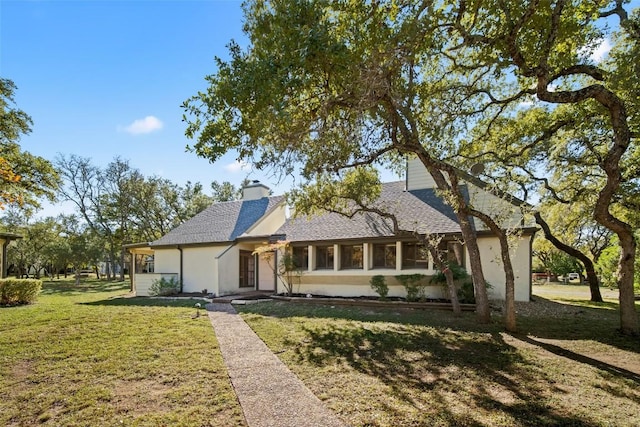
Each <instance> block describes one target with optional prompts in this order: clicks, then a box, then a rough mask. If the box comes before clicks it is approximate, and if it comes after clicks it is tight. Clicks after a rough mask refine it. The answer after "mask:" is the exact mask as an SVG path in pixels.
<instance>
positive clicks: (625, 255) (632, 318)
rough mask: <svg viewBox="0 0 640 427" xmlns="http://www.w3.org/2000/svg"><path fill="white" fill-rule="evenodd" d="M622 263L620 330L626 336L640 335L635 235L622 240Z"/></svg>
mask: <svg viewBox="0 0 640 427" xmlns="http://www.w3.org/2000/svg"><path fill="white" fill-rule="evenodd" d="M620 249H621V251H620V252H621V253H620V263H619V266H618V280H619V282H618V290H619V292H620V294H619V301H620V330H621V331H622V333H624V334H626V335H640V332H639V329H638V315H637V313H636V306H635V298H634V292H633V281H634V280H633V279H634V277H633V273H634V260H635V255H636V242H635V239H634V238H633V234H631V235H630V236H628V237H627V238H625V239H622V238H621V239H620Z"/></svg>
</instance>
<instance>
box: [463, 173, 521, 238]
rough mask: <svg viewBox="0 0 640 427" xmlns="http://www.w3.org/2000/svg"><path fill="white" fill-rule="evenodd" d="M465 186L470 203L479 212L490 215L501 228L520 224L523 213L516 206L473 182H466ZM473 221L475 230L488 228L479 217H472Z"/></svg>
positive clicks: (514, 226)
mask: <svg viewBox="0 0 640 427" xmlns="http://www.w3.org/2000/svg"><path fill="white" fill-rule="evenodd" d="M467 188H468V190H469V199H470V202H471V205H472V206H473V207H474V208H475V209H477V210H479V211H480V212H483V213H485V214H488V215H490V216H491V217H492V218H493V219H494V221H496V223H497V224H499V225H500V226H501V227H502V228H517V227H521V226H522V217H523V213H522V211H521V209H520V208H519V207H518V206H515V205H514V204H512V203H510V202H508V201H506V200H504V199H501V198H500V197H498V196H496V195H494V194H491V193H490V192H488V191H485V190H483V189H481V188H479V187H477V186H475V185H473V184H468V185H467ZM474 221H475V226H476V229H477V230H488V229H489V228H488V227H487V226H486V225H485V224H484V223H483V222H482V221H480V220H479V219H477V218H474Z"/></svg>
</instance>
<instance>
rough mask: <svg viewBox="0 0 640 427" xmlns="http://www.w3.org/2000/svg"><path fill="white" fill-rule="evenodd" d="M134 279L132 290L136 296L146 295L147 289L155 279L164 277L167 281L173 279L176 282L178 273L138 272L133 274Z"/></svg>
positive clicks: (147, 294)
mask: <svg viewBox="0 0 640 427" xmlns="http://www.w3.org/2000/svg"><path fill="white" fill-rule="evenodd" d="M134 277H135V280H134V284H133V286H134V290H135V294H136V296H138V297H147V296H150V294H149V289H150V288H151V285H152V284H153V282H155V281H156V280H161V279H165V280H167V281H169V280H171V279H174V280H175V281H176V282H177V281H178V274H177V273H175V274H171V273H164V274H163V273H138V274H135V276H134Z"/></svg>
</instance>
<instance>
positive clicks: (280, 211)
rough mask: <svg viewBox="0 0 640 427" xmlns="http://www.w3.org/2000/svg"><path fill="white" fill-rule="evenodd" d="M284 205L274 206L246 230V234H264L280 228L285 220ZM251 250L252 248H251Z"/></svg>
mask: <svg viewBox="0 0 640 427" xmlns="http://www.w3.org/2000/svg"><path fill="white" fill-rule="evenodd" d="M286 219H287V218H286V206H285V205H284V203H283V204H281V205H278V206H276V207H275V208H274V209H273V211H271V213H270V214H269V215H267V216H265V217H264V218H262V220H260V221H258V222H257V223H256V224H255V225H254V226H253V227H252V228H250V229H249V230H247V232H246V233H245V235H247V236H265V235H269V234H271V233H273V232H274V231H275V230H277V229H278V228H280V227H281V226H282V225H283V224H284V222H285V221H286ZM252 250H253V249H252Z"/></svg>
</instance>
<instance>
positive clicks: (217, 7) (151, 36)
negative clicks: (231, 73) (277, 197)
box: [0, 0, 290, 214]
mask: <svg viewBox="0 0 640 427" xmlns="http://www.w3.org/2000/svg"><path fill="white" fill-rule="evenodd" d="M242 23H243V17H242V8H241V2H240V1H234V0H226V1H225V0H200V1H188V0H187V1H168V0H165V1H159V0H156V1H146V0H130V1H89V0H86V1H77V0H76V1H55V0H54V1H31V0H27V1H25V0H2V1H1V2H0V75H1V76H2V77H4V78H9V79H11V80H13V81H14V82H15V84H16V85H17V86H18V90H17V93H16V103H17V106H18V107H19V108H20V109H22V110H24V111H25V112H26V113H27V114H29V115H30V116H31V117H32V119H33V122H34V125H33V132H32V133H31V134H30V135H27V136H24V137H23V138H22V140H21V146H22V148H23V149H25V150H27V151H29V152H31V153H33V154H36V155H39V156H42V157H44V158H47V159H54V158H55V157H56V156H57V155H58V153H62V154H66V155H68V154H71V153H73V154H77V155H80V156H84V157H90V158H91V159H92V160H93V163H94V164H96V165H100V166H105V165H106V164H108V163H109V162H110V161H111V160H113V158H114V157H115V156H121V157H122V158H124V159H128V160H129V161H130V163H131V165H132V166H133V167H135V168H138V169H140V170H141V171H142V173H143V174H145V175H147V176H151V175H160V176H163V177H165V178H168V179H171V180H172V181H173V182H175V183H178V184H181V185H183V184H184V183H186V182H187V181H189V180H190V181H192V182H197V181H199V182H201V183H203V184H204V185H205V188H207V189H208V188H209V183H210V182H212V181H213V180H217V181H230V182H232V183H233V184H236V185H237V184H239V183H240V182H241V181H242V179H243V178H245V177H246V176H247V174H249V178H250V179H260V180H261V181H262V182H265V183H266V184H267V185H269V186H271V188H273V189H274V190H275V191H276V192H282V191H285V190H286V189H287V188H288V186H289V185H290V183H288V182H285V183H281V184H280V185H277V184H278V183H277V180H276V179H275V178H273V177H269V176H265V175H263V174H259V173H251V171H250V170H249V169H248V168H246V167H245V169H243V170H241V169H240V168H239V165H238V164H237V163H236V162H235V157H234V156H233V155H227V156H226V157H225V158H223V159H222V160H220V161H218V162H216V163H215V164H211V163H209V162H208V161H207V160H204V159H201V158H198V157H197V156H196V155H195V154H194V153H190V152H185V146H186V145H187V144H188V143H189V142H193V141H190V140H188V139H187V138H186V137H185V136H184V130H185V124H184V123H183V122H182V121H181V119H182V113H183V111H182V109H181V108H180V105H181V104H182V102H183V101H185V100H186V99H187V98H189V97H190V96H192V95H194V94H196V93H197V91H198V90H204V89H205V88H206V82H205V80H204V78H205V76H206V75H208V74H212V73H213V72H214V71H215V62H214V57H215V56H219V57H222V58H227V48H226V45H227V44H228V43H229V41H230V40H231V39H235V40H236V41H238V42H239V43H240V44H241V45H245V44H246V37H245V36H244V35H243V33H242ZM61 209H62V208H60V207H59V208H51V207H49V208H47V209H46V210H45V212H43V213H44V214H55V213H57V211H60V210H61Z"/></svg>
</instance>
